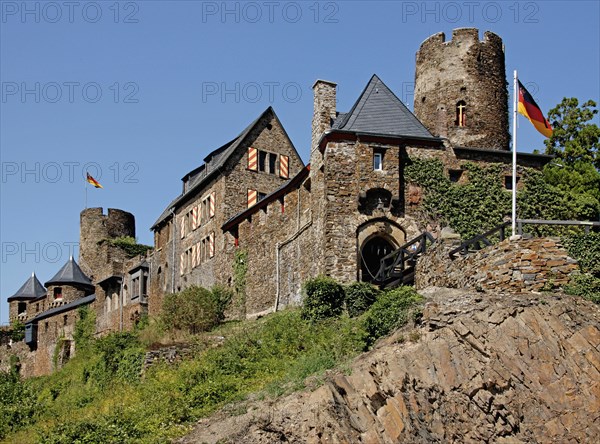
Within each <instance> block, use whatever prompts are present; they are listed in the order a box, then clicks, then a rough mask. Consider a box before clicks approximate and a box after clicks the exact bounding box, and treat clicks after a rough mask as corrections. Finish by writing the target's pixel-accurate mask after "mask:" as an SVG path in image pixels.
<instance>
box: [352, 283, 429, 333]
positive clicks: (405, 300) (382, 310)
mask: <svg viewBox="0 0 600 444" xmlns="http://www.w3.org/2000/svg"><path fill="white" fill-rule="evenodd" d="M421 300H422V297H421V296H420V295H419V294H418V293H417V292H416V291H415V290H414V289H413V288H412V287H399V288H394V289H393V290H388V291H385V292H383V293H382V294H381V295H380V296H379V298H378V299H377V301H375V303H374V304H373V305H372V306H371V308H370V309H369V311H367V313H366V314H365V318H364V320H363V326H364V329H365V330H366V332H367V335H368V342H369V343H370V344H372V343H374V342H375V341H376V340H377V339H378V338H380V337H382V336H385V335H387V334H388V333H390V332H391V331H392V330H394V329H396V328H399V327H401V326H403V325H404V324H406V322H407V320H408V312H409V309H410V308H411V307H412V306H413V305H415V304H416V303H418V302H419V301H421Z"/></svg>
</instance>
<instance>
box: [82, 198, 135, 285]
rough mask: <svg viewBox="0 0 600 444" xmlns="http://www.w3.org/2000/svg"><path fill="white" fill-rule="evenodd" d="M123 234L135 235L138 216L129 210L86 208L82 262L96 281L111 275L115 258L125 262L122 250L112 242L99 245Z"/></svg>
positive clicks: (83, 226)
mask: <svg viewBox="0 0 600 444" xmlns="http://www.w3.org/2000/svg"><path fill="white" fill-rule="evenodd" d="M121 236H130V237H133V238H135V218H134V216H133V214H131V213H128V212H127V211H123V210H118V209H114V208H109V209H108V212H107V214H106V215H105V214H103V210H102V208H87V209H85V210H83V211H82V212H81V215H80V233H79V265H80V266H81V268H82V270H83V271H84V273H86V274H87V275H88V277H89V278H90V279H92V280H93V281H96V280H98V279H99V278H102V277H105V276H107V275H109V274H110V272H111V267H112V264H111V262H112V261H113V260H114V261H123V260H124V257H123V252H122V250H120V249H119V248H115V247H113V248H111V246H109V245H104V246H102V247H100V246H99V243H100V242H101V241H103V240H105V239H114V238H117V237H121Z"/></svg>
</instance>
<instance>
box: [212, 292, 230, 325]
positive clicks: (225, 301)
mask: <svg viewBox="0 0 600 444" xmlns="http://www.w3.org/2000/svg"><path fill="white" fill-rule="evenodd" d="M210 293H211V295H212V298H213V300H214V301H215V304H216V305H217V315H218V318H219V321H222V320H223V319H225V310H226V309H227V306H228V305H229V304H230V303H231V301H232V299H233V294H234V292H233V290H232V289H231V288H229V287H226V286H224V285H215V286H214V287H212V288H211V289H210Z"/></svg>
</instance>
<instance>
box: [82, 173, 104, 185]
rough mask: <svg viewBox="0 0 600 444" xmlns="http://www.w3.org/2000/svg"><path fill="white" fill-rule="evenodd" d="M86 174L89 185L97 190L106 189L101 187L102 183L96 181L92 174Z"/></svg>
mask: <svg viewBox="0 0 600 444" xmlns="http://www.w3.org/2000/svg"><path fill="white" fill-rule="evenodd" d="M86 174H87V181H88V182H89V183H91V184H92V185H94V186H95V187H96V188H104V187H103V186H102V185H100V182H98V181H97V180H96V179H94V178H93V177H92V176H90V173H86Z"/></svg>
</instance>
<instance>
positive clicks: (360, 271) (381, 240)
mask: <svg viewBox="0 0 600 444" xmlns="http://www.w3.org/2000/svg"><path fill="white" fill-rule="evenodd" d="M356 240H357V249H358V257H357V262H356V263H357V280H359V281H365V282H370V281H372V280H373V277H374V276H375V275H376V274H377V272H378V271H379V261H380V260H381V258H383V257H384V256H386V255H387V254H389V253H391V252H392V251H394V250H396V249H397V248H398V247H400V246H401V245H403V244H404V243H405V242H406V232H405V231H404V230H403V229H402V228H401V227H400V226H399V225H398V224H396V223H395V222H393V221H391V220H389V219H386V218H379V219H373V220H370V221H368V222H365V223H364V224H362V225H361V226H359V227H358V229H357V231H356Z"/></svg>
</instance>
